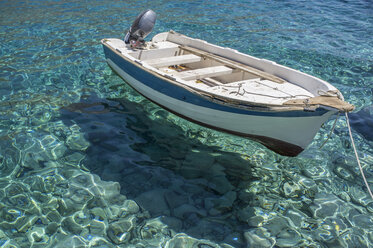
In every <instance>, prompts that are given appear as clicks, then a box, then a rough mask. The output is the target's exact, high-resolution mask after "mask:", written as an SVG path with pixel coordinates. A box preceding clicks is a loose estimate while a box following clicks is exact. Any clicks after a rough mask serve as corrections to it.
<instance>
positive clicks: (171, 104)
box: [104, 44, 335, 156]
mask: <svg viewBox="0 0 373 248" xmlns="http://www.w3.org/2000/svg"><path fill="white" fill-rule="evenodd" d="M104 51H105V56H106V59H107V62H108V64H109V65H110V67H111V68H112V69H113V70H114V71H115V72H117V73H118V74H119V75H120V76H121V77H122V78H123V79H124V80H125V81H126V82H127V83H128V84H129V85H130V86H131V87H132V88H134V89H135V90H136V91H137V92H139V93H140V94H141V95H143V96H144V97H146V98H147V99H149V100H150V101H152V102H154V103H156V104H158V105H159V106H161V107H162V108H164V109H166V110H168V111H170V112H172V113H174V114H176V115H178V116H180V117H182V118H184V119H187V120H189V121H192V122H195V123H197V124H200V125H202V126H206V127H209V128H212V129H215V130H219V131H223V132H227V133H231V134H234V135H238V136H242V137H247V138H251V139H253V140H255V141H258V142H260V143H261V144H263V145H264V146H266V147H267V148H269V149H271V150H273V151H275V152H277V153H279V154H281V155H285V156H297V155H298V154H299V153H300V152H302V151H303V150H304V149H305V148H306V147H307V145H308V144H309V143H311V142H312V140H313V138H314V136H315V135H316V133H317V132H318V130H319V128H320V126H321V124H322V123H324V122H325V121H327V120H328V118H329V117H330V116H331V115H332V114H334V113H335V112H334V111H327V110H325V109H321V108H320V109H316V111H313V112H306V111H282V112H279V111H257V110H248V109H242V108H238V107H237V108H236V107H232V106H226V105H224V104H219V103H215V102H212V101H209V100H207V99H205V98H203V97H202V96H200V95H197V94H194V93H192V92H191V91H188V90H187V89H185V88H183V87H180V86H178V85H176V84H174V83H172V82H170V80H169V79H167V78H164V77H162V76H161V75H157V74H155V73H153V72H150V71H147V70H146V69H145V68H143V67H142V66H141V65H140V64H138V63H136V62H134V61H131V60H128V59H126V58H125V57H124V56H122V55H121V54H120V53H118V52H117V51H115V50H113V49H111V48H109V47H107V46H106V45H105V44H104Z"/></svg>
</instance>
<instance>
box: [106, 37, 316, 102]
mask: <svg viewBox="0 0 373 248" xmlns="http://www.w3.org/2000/svg"><path fill="white" fill-rule="evenodd" d="M107 42H108V43H109V45H110V46H112V47H113V48H115V49H116V50H117V51H120V52H121V53H122V54H124V55H129V56H131V57H132V58H133V59H136V60H138V61H141V63H142V64H143V65H144V66H145V67H146V68H148V69H151V70H153V71H155V72H158V73H161V74H163V75H165V74H166V75H168V76H169V77H172V78H175V80H176V81H177V82H179V83H181V84H183V85H185V86H188V87H190V88H193V89H194V90H197V91H201V92H204V93H207V94H210V95H213V96H215V97H222V98H225V99H232V100H239V101H244V102H252V103H258V104H271V105H281V104H283V103H284V102H286V101H289V100H297V99H307V98H310V97H314V95H313V94H312V93H310V92H309V91H307V90H306V89H304V88H302V87H300V86H298V85H295V84H292V83H290V82H287V81H285V80H284V79H282V78H280V77H277V76H275V75H272V74H269V73H267V72H264V71H261V70H258V69H256V68H254V67H250V66H248V65H245V64H242V63H238V62H236V61H233V60H230V59H228V58H225V57H221V56H217V55H215V54H212V53H208V52H206V51H202V50H199V49H196V48H192V47H188V46H181V45H179V44H176V43H173V42H170V41H162V42H156V43H155V42H154V43H152V42H149V43H148V45H147V47H146V48H145V49H141V50H140V49H138V50H132V49H131V48H130V47H128V46H126V44H125V43H124V42H123V41H122V40H119V39H108V40H107Z"/></svg>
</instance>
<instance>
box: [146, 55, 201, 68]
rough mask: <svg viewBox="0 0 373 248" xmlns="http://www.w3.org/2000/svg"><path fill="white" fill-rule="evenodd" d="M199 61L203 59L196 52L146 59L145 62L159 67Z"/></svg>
mask: <svg viewBox="0 0 373 248" xmlns="http://www.w3.org/2000/svg"><path fill="white" fill-rule="evenodd" d="M199 61H201V57H199V56H196V55H194V54H187V55H180V56H172V57H166V58H157V59H148V60H144V62H145V63H147V64H148V65H150V66H153V67H157V68H159V67H166V66H170V65H180V64H188V63H194V62H199Z"/></svg>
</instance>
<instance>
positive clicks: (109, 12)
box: [0, 0, 373, 248]
mask: <svg viewBox="0 0 373 248" xmlns="http://www.w3.org/2000/svg"><path fill="white" fill-rule="evenodd" d="M147 8H151V9H153V10H154V11H155V12H156V13H157V14H158V19H157V23H156V26H155V29H154V31H153V33H152V34H151V35H150V36H152V35H153V34H155V33H158V32H163V31H168V30H170V29H173V30H175V31H177V32H180V33H184V34H186V35H188V36H192V37H196V38H201V39H204V40H207V41H209V42H211V43H215V44H218V45H222V46H229V47H232V48H234V49H238V50H239V51H241V52H244V53H249V54H252V55H254V56H258V57H262V58H266V59H270V60H274V61H276V62H278V63H280V64H284V65H287V66H290V67H293V68H295V69H298V70H301V71H304V72H306V73H310V74H312V75H314V76H317V77H320V78H322V79H324V80H326V81H329V82H330V83H332V84H333V85H334V86H336V87H337V88H339V89H340V90H341V92H342V93H343V95H344V96H345V99H346V100H347V101H349V102H350V103H352V104H354V105H356V111H355V112H354V113H353V114H351V123H352V127H353V136H354V139H355V142H356V146H357V150H358V152H359V155H360V159H361V163H362V166H363V168H364V172H365V174H366V176H367V179H368V182H369V183H370V185H371V187H373V136H372V133H373V107H372V106H373V105H372V104H373V103H372V101H373V96H372V95H373V86H372V85H373V40H372V38H371V37H372V36H373V14H372V13H373V4H372V2H371V1H363V0H356V1H337V0H328V1H319V0H317V1H296V2H295V1H290V0H289V1H263V2H258V1H238V0H235V1H220V0H219V1H182V2H181V1H159V0H155V1H146V0H144V1H114V2H113V1H106V0H103V1H98V0H94V1H74V0H71V1H40V0H35V1H0V10H1V13H2V14H1V15H0V44H1V47H0V247H147V248H148V247H167V248H178V247H198V248H202V247H204V248H206V247H222V248H228V247H373V245H372V244H373V200H372V199H370V197H369V195H368V192H367V189H366V188H365V186H364V183H363V180H362V178H361V175H360V173H359V169H358V167H357V163H356V160H355V158H354V154H353V150H352V147H351V143H350V141H349V137H348V130H347V126H346V123H345V120H344V118H339V120H338V121H337V125H336V128H335V130H334V132H333V133H332V136H331V138H330V140H329V141H328V143H327V144H326V145H325V146H324V147H323V148H322V149H319V147H320V145H321V144H322V143H323V142H324V140H325V139H326V138H327V136H328V134H329V132H330V130H331V128H332V125H333V118H335V116H334V117H333V118H332V119H331V120H330V121H329V122H327V123H326V124H324V125H323V126H322V127H321V129H320V131H319V133H318V134H317V135H316V137H315V139H314V142H313V143H312V144H311V145H310V146H309V147H308V148H307V149H306V150H305V151H304V152H303V153H301V154H300V155H299V156H298V157H296V158H288V157H283V156H280V155H277V154H275V153H273V152H271V151H270V150H268V149H266V148H265V147H263V146H262V145H260V144H258V143H256V142H253V141H250V140H247V139H243V138H239V137H235V136H231V135H228V134H223V133H219V132H216V131H212V130H210V129H206V128H203V127H200V126H198V125H195V124H192V123H190V122H188V121H186V120H183V119H180V118H178V117H176V116H175V115H173V114H170V113H168V112H167V111H165V110H163V109H161V108H160V107H158V106H156V105H154V104H152V103H150V102H149V101H147V100H146V99H144V98H143V97H141V96H140V95H138V94H137V93H136V92H134V91H133V90H132V89H131V88H130V87H129V86H127V85H126V84H125V82H124V81H123V80H122V79H121V78H120V77H119V76H118V75H116V74H115V73H114V72H113V71H112V70H111V69H110V68H109V67H108V65H107V64H106V62H105V58H104V54H103V50H102V47H101V45H100V40H101V39H102V38H109V37H123V36H124V32H125V30H126V29H128V28H129V27H130V25H131V23H132V21H133V20H134V18H135V17H136V16H137V14H138V13H139V12H141V11H142V10H144V9H147Z"/></svg>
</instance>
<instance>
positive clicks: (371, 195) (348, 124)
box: [345, 112, 373, 200]
mask: <svg viewBox="0 0 373 248" xmlns="http://www.w3.org/2000/svg"><path fill="white" fill-rule="evenodd" d="M345 115H346V122H347V127H348V132H349V134H350V139H351V143H352V147H353V148H354V152H355V157H356V161H357V164H358V165H359V169H360V173H361V176H362V177H363V179H364V183H365V186H366V187H367V189H368V192H369V194H370V197H371V198H372V200H373V194H372V191H371V190H370V187H369V184H368V181H367V179H366V178H365V175H364V171H363V167H361V164H360V160H359V156H358V155H357V151H356V147H355V142H354V138H352V133H351V127H350V120H349V119H348V114H347V112H345Z"/></svg>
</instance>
